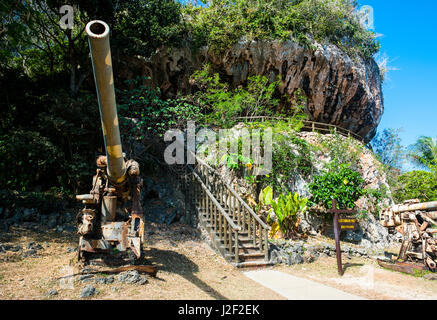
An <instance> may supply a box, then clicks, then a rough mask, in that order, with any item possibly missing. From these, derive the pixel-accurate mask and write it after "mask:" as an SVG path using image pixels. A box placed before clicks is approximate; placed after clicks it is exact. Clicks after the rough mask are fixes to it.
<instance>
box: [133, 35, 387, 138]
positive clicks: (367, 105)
mask: <svg viewBox="0 0 437 320" xmlns="http://www.w3.org/2000/svg"><path fill="white" fill-rule="evenodd" d="M205 62H209V63H211V65H212V66H213V68H214V69H215V70H217V71H219V72H220V73H221V75H223V77H222V78H223V79H226V80H227V81H229V82H230V83H231V84H232V85H233V86H236V85H239V84H243V83H244V82H245V81H246V80H247V78H248V77H250V76H251V75H255V74H257V75H266V76H268V77H270V78H271V79H274V78H275V77H276V76H278V75H279V76H280V78H281V81H282V84H281V87H280V91H281V93H283V94H288V95H291V94H293V93H294V92H295V90H296V89H301V90H302V91H303V92H304V93H305V95H306V96H307V100H308V103H307V108H306V113H307V114H308V116H309V120H313V121H318V122H323V123H330V124H335V125H338V126H341V127H343V128H345V129H349V130H351V131H353V132H355V133H357V134H359V135H360V136H362V137H364V138H365V140H366V141H369V140H370V139H371V138H372V137H373V136H374V135H375V132H376V128H377V126H378V124H379V122H380V119H381V116H382V114H383V110H384V106H383V96H382V89H381V83H382V81H381V78H380V73H379V68H378V65H377V64H376V62H375V61H374V60H373V59H367V60H364V59H355V60H353V59H351V58H350V57H349V56H348V55H346V54H345V53H344V52H342V51H341V50H339V49H338V48H337V47H335V46H333V45H320V44H317V43H315V44H314V46H313V48H312V49H308V48H304V47H302V46H300V45H298V44H296V43H295V42H293V41H283V42H279V41H240V42H239V43H237V44H236V45H234V46H233V47H232V48H231V49H229V50H227V51H226V52H224V53H223V54H220V55H217V54H214V53H212V52H210V51H208V49H207V48H202V49H201V50H198V51H196V52H194V51H193V50H191V48H190V47H189V46H186V47H184V48H180V49H175V48H172V49H168V48H162V49H160V50H157V52H156V53H155V54H154V55H153V56H152V57H151V58H150V59H139V58H130V59H129V60H128V61H127V64H126V66H127V67H128V68H127V69H130V70H134V69H136V70H135V73H138V72H139V73H141V74H142V75H144V76H150V77H151V78H152V81H153V83H154V85H156V86H159V87H160V88H161V89H162V90H163V92H164V93H166V94H167V95H168V96H171V95H174V94H176V92H177V91H182V92H185V93H186V92H190V91H191V87H190V83H189V77H190V75H191V74H192V73H193V71H194V70H196V69H199V68H200V67H201V66H202V64H203V63H205ZM125 70H126V69H125Z"/></svg>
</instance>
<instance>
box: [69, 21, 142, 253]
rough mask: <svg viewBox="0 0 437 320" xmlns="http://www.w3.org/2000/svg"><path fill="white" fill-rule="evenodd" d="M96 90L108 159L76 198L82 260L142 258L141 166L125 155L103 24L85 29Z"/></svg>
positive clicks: (99, 161) (99, 160) (93, 23)
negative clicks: (112, 256) (107, 255)
mask: <svg viewBox="0 0 437 320" xmlns="http://www.w3.org/2000/svg"><path fill="white" fill-rule="evenodd" d="M85 31H86V34H87V35H88V41H89V46H90V51H91V60H92V65H93V72H94V80H95V84H96V89H97V98H98V102H99V109H100V117H101V122H102V129H103V137H104V142H105V150H106V156H103V155H102V156H99V157H98V158H97V161H96V162H97V173H96V175H95V176H94V178H93V185H92V189H91V191H90V193H89V194H84V195H77V196H76V199H77V200H80V201H82V202H83V204H84V205H85V206H84V208H83V209H82V210H81V211H80V212H79V214H78V215H77V224H78V231H77V233H78V234H79V235H80V238H79V250H78V251H79V259H81V260H83V261H86V260H87V258H88V257H89V253H102V252H103V253H105V252H106V253H109V252H114V251H120V252H126V251H127V249H129V248H130V249H131V251H128V252H133V253H134V254H135V257H134V258H136V259H140V258H141V254H142V245H143V243H144V214H143V210H142V208H141V205H140V203H139V194H140V188H141V186H142V180H141V179H140V168H139V164H138V163H137V162H136V161H134V160H127V159H126V158H125V155H124V153H123V151H122V146H121V139H120V130H119V125H118V116H117V109H116V103H115V91H114V78H113V74H112V60H111V50H110V47H109V26H108V25H107V24H106V23H105V22H103V21H99V20H95V21H91V22H89V23H88V24H87V25H86V28H85Z"/></svg>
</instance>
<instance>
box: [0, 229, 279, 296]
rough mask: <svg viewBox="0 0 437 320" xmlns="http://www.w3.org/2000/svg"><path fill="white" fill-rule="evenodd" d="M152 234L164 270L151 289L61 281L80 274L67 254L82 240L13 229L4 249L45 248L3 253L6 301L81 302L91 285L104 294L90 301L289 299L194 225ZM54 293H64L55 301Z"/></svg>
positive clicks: (152, 260) (150, 251) (150, 247)
mask: <svg viewBox="0 0 437 320" xmlns="http://www.w3.org/2000/svg"><path fill="white" fill-rule="evenodd" d="M147 232H148V234H149V235H148V241H147V246H146V247H147V249H146V259H147V262H148V263H149V264H153V265H156V266H157V267H158V274H157V277H156V278H153V277H148V283H147V284H145V285H139V284H126V283H119V282H117V281H114V282H113V283H112V284H95V283H93V282H91V283H82V282H79V281H72V279H73V278H71V277H70V278H63V279H57V278H59V277H63V276H66V275H69V274H76V273H77V272H78V271H79V268H78V264H77V262H76V261H77V259H76V257H77V253H76V252H70V253H68V252H67V251H68V248H72V247H75V246H76V245H77V236H75V235H74V234H71V233H62V234H60V233H56V232H49V231H44V232H34V231H29V230H24V229H18V228H12V229H11V231H10V232H9V233H8V234H6V235H5V234H3V235H1V236H0V241H1V243H2V244H13V245H17V244H19V245H21V246H22V247H23V248H26V245H27V244H28V243H29V242H36V243H37V244H40V245H41V246H42V247H43V249H41V250H38V254H37V257H24V256H23V254H22V253H19V252H6V253H0V299H1V300H10V299H43V300H44V299H81V298H80V293H81V291H82V289H83V288H84V287H85V286H87V285H90V284H92V285H93V286H94V287H95V288H96V289H97V290H98V294H97V295H95V296H93V297H91V298H86V299H146V300H149V299H150V300H151V299H153V300H178V299H190V300H200V299H202V300H204V299H205V300H208V299H221V300H226V299H230V300H240V299H247V300H264V299H272V300H280V299H284V298H283V297H282V296H280V295H278V294H276V293H275V292H273V291H271V290H270V289H267V288H264V287H261V286H259V285H258V284H257V283H256V282H254V281H252V280H251V279H249V278H247V277H245V276H244V275H243V274H242V273H241V272H240V271H239V270H238V269H236V268H234V267H232V266H231V265H229V264H228V263H227V262H226V261H225V260H224V259H223V258H222V257H221V256H220V255H218V254H217V253H216V252H214V251H213V250H212V249H211V248H210V247H209V246H208V245H207V244H206V243H205V242H203V241H202V240H201V239H200V236H199V233H198V232H197V231H196V230H194V229H192V228H190V227H188V226H185V225H182V224H174V225H171V226H170V227H167V226H165V225H159V226H158V225H155V224H151V225H148V229H147ZM150 233H153V234H150ZM47 244H48V247H47ZM24 251H26V250H24ZM100 277H101V276H100ZM74 278H76V279H77V277H74ZM67 279H71V280H67ZM236 284H238V285H236ZM49 290H56V291H57V292H58V294H57V295H54V296H49V295H48V292H49Z"/></svg>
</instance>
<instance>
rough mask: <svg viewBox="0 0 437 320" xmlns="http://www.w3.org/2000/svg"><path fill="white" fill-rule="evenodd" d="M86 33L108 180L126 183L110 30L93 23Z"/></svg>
mask: <svg viewBox="0 0 437 320" xmlns="http://www.w3.org/2000/svg"><path fill="white" fill-rule="evenodd" d="M85 32H86V34H87V35H88V43H89V46H90V52H91V60H92V64H93V73H94V81H95V84H96V90H97V99H98V102H99V109H100V118H101V120H102V129H103V138H104V142H105V149H106V157H107V162H108V169H107V170H108V176H109V180H110V181H111V182H112V183H114V184H119V183H121V182H123V181H124V180H125V179H126V163H125V161H124V158H123V151H122V147H121V139H120V129H119V124H118V116H117V107H116V102H115V90H114V76H113V73H112V59H111V49H110V46H109V26H108V25H107V24H106V23H105V22H103V21H100V20H94V21H91V22H89V23H88V24H87V25H86V28H85Z"/></svg>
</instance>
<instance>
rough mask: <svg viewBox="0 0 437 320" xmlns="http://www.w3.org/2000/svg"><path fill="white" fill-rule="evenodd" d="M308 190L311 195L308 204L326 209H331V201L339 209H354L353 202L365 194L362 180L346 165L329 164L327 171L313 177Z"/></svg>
mask: <svg viewBox="0 0 437 320" xmlns="http://www.w3.org/2000/svg"><path fill="white" fill-rule="evenodd" d="M308 189H309V191H310V193H311V194H312V197H311V198H310V203H311V204H312V205H323V206H324V207H325V208H326V209H330V208H332V200H333V199H336V200H337V201H338V206H339V207H340V208H354V207H355V201H357V200H358V199H359V198H360V197H361V196H363V195H364V194H365V191H364V179H363V178H362V177H361V175H360V174H359V173H358V172H357V171H355V170H352V169H351V168H350V167H349V165H348V164H340V165H338V166H337V165H336V163H331V164H330V165H329V166H328V170H327V171H325V172H324V173H323V174H322V175H319V176H315V177H314V181H313V182H312V183H310V184H309V185H308Z"/></svg>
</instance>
